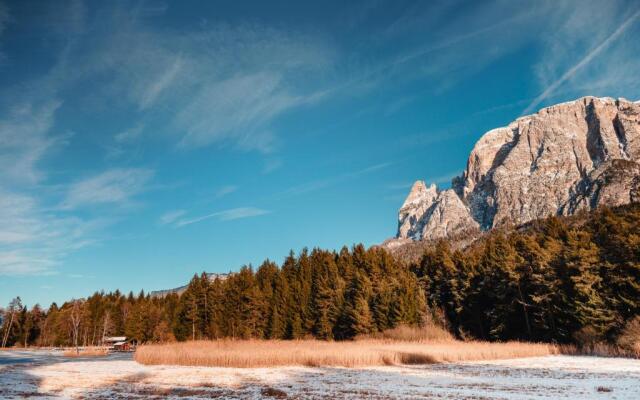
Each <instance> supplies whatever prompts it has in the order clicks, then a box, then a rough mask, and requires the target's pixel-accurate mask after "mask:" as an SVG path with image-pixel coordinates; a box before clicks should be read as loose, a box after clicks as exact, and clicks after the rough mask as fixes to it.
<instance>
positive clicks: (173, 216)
mask: <svg viewBox="0 0 640 400" xmlns="http://www.w3.org/2000/svg"><path fill="white" fill-rule="evenodd" d="M186 213H187V212H186V211H185V210H173V211H168V212H166V213H164V214H162V215H161V216H160V225H168V224H171V223H173V222H175V221H176V220H177V219H178V218H180V217H182V216H183V215H185V214H186Z"/></svg>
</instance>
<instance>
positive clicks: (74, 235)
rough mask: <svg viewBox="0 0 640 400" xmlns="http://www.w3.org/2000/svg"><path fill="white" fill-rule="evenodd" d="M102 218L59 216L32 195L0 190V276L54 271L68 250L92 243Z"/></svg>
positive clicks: (102, 220)
mask: <svg viewBox="0 0 640 400" xmlns="http://www.w3.org/2000/svg"><path fill="white" fill-rule="evenodd" d="M109 223H110V221H109V220H108V219H106V218H102V219H95V220H89V221H86V220H83V219H80V218H77V217H73V216H61V215H58V214H57V213H56V212H55V211H52V210H51V209H50V208H48V207H46V206H45V205H43V204H41V203H40V202H39V201H38V200H36V198H35V197H33V196H30V195H27V194H21V193H16V192H10V191H6V190H2V189H0V275H41V274H51V273H55V267H57V266H58V265H59V264H60V263H61V262H62V260H63V259H64V257H65V256H66V255H68V254H69V253H71V252H73V251H76V250H78V249H80V248H83V247H85V246H88V245H90V244H92V243H94V239H93V238H92V237H93V234H95V232H96V231H97V230H99V229H100V228H102V227H104V226H105V225H107V224H109Z"/></svg>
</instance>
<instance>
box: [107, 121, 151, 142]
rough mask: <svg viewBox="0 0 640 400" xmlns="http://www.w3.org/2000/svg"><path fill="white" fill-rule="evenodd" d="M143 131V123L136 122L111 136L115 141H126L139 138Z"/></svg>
mask: <svg viewBox="0 0 640 400" xmlns="http://www.w3.org/2000/svg"><path fill="white" fill-rule="evenodd" d="M143 131H144V125H143V124H137V125H135V126H134V127H132V128H130V129H127V130H124V131H122V132H120V133H118V134H116V135H115V136H114V137H113V138H114V140H115V141H116V142H117V143H127V142H131V141H133V140H135V139H137V138H139V137H140V135H141V134H142V132H143Z"/></svg>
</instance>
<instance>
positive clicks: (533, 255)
mask: <svg viewBox="0 0 640 400" xmlns="http://www.w3.org/2000/svg"><path fill="white" fill-rule="evenodd" d="M412 269H413V271H414V272H415V274H416V276H418V277H419V279H420V281H421V283H422V285H423V288H424V290H425V292H426V293H427V303H428V306H429V307H431V308H432V309H436V310H441V313H440V315H441V322H442V323H443V324H444V325H446V326H447V327H448V328H449V329H450V330H451V331H452V332H453V333H454V334H456V335H458V336H460V337H474V338H481V339H488V340H512V339H517V340H529V341H545V342H549V341H554V342H561V343H567V342H574V343H578V344H585V345H589V344H593V343H596V342H601V341H604V342H609V343H612V342H615V341H616V339H617V338H618V336H619V335H620V333H621V331H622V330H623V329H624V328H625V326H626V325H627V324H628V323H629V322H630V321H632V320H633V319H634V318H638V316H640V205H639V204H632V205H629V206H624V207H619V208H616V209H600V210H598V211H596V212H593V213H591V214H586V213H585V214H582V215H579V216H574V217H571V218H558V217H552V218H548V219H545V220H540V221H537V222H534V223H532V224H530V225H529V226H527V227H525V228H520V229H519V230H515V231H514V230H511V231H510V232H500V231H497V232H492V233H491V234H489V235H488V236H487V237H485V238H483V239H482V240H480V241H478V242H477V243H475V244H474V245H472V246H471V247H469V248H467V249H465V250H464V251H455V252H452V251H451V250H450V245H449V243H447V242H444V241H443V242H440V243H438V244H437V245H436V246H434V248H432V249H430V250H428V251H427V252H425V254H424V256H423V257H422V260H421V262H420V263H419V264H418V265H414V266H413V267H412ZM637 339H638V344H639V345H640V337H638V338H637Z"/></svg>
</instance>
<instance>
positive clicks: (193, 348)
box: [135, 339, 558, 368]
mask: <svg viewBox="0 0 640 400" xmlns="http://www.w3.org/2000/svg"><path fill="white" fill-rule="evenodd" d="M549 354H558V349H557V348H556V347H555V346H553V345H549V344H536V343H522V342H507V343H489V342H461V341H455V340H447V341H433V342H427V341H419V342H403V341H395V340H384V339H364V340H357V341H352V342H326V341H319V340H295V341H280V340H214V341H194V342H183V343H168V344H149V345H143V346H140V347H139V348H138V350H137V351H136V353H135V360H136V361H137V362H139V363H141V364H147V365H159V364H164V365H189V366H209V367H235V368H253V367H276V366H293V365H298V366H339V367H363V366H376V365H399V364H432V363H444V362H458V361H477V360H495V359H504V358H519V357H532V356H543V355H549Z"/></svg>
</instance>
